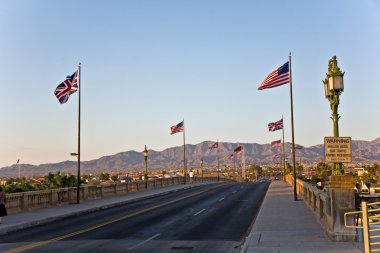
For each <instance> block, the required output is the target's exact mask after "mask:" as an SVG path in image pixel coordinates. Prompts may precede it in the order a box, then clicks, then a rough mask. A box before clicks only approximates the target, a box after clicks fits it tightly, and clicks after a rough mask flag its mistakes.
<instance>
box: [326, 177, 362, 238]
mask: <svg viewBox="0 0 380 253" xmlns="http://www.w3.org/2000/svg"><path fill="white" fill-rule="evenodd" d="M354 182H355V181H354V178H353V177H352V176H349V175H338V176H330V177H329V185H328V188H327V199H326V213H327V224H328V228H329V229H328V231H327V235H328V236H329V237H330V238H331V239H332V240H334V241H354V240H355V239H356V231H355V229H351V228H346V227H345V225H344V214H345V213H346V212H352V211H355V191H354ZM350 218H352V219H353V218H354V216H351V217H350ZM348 222H349V224H354V222H353V221H348Z"/></svg>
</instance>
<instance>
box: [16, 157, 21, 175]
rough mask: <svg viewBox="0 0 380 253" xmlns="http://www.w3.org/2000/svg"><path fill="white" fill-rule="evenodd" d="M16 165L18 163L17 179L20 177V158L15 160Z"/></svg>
mask: <svg viewBox="0 0 380 253" xmlns="http://www.w3.org/2000/svg"><path fill="white" fill-rule="evenodd" d="M17 165H18V179H21V170H20V159H18V160H17Z"/></svg>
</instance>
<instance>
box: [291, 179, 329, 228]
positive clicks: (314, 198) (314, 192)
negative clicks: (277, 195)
mask: <svg viewBox="0 0 380 253" xmlns="http://www.w3.org/2000/svg"><path fill="white" fill-rule="evenodd" d="M286 181H287V182H288V183H289V184H290V185H292V186H293V185H294V184H293V182H294V180H293V176H289V175H287V176H286ZM296 188H297V195H299V196H302V198H303V200H304V202H305V203H306V204H307V206H308V207H309V209H310V210H311V211H312V212H313V214H314V216H315V217H316V218H317V219H318V220H319V222H320V223H321V224H322V226H323V227H325V228H327V227H328V220H329V216H331V211H328V208H326V207H327V206H328V205H327V204H326V199H327V194H326V192H324V191H322V190H319V189H318V188H317V187H315V186H312V185H311V184H308V183H306V182H304V181H301V180H297V187H296Z"/></svg>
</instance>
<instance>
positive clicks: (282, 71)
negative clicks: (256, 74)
mask: <svg viewBox="0 0 380 253" xmlns="http://www.w3.org/2000/svg"><path fill="white" fill-rule="evenodd" d="M287 83H290V72H289V62H286V63H285V64H284V65H282V66H281V67H279V68H278V69H276V70H275V71H273V72H272V73H270V74H269V75H268V76H267V78H265V80H264V81H263V82H262V83H261V84H260V87H259V90H264V89H270V88H274V87H277V86H281V85H284V84H287Z"/></svg>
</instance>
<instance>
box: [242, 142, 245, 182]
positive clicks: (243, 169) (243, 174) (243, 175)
mask: <svg viewBox="0 0 380 253" xmlns="http://www.w3.org/2000/svg"><path fill="white" fill-rule="evenodd" d="M242 147H243V146H242ZM243 172H244V173H243ZM245 172H246V170H245V148H244V147H243V168H242V173H241V175H242V177H243V182H244V181H245V178H246V176H245Z"/></svg>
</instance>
